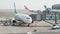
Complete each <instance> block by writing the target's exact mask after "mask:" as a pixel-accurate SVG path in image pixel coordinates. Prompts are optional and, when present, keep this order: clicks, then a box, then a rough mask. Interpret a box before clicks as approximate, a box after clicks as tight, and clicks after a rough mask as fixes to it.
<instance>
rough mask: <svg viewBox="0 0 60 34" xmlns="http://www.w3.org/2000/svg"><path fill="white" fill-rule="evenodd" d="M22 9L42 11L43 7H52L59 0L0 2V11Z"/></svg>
mask: <svg viewBox="0 0 60 34" xmlns="http://www.w3.org/2000/svg"><path fill="white" fill-rule="evenodd" d="M14 2H15V4H16V9H24V5H26V6H27V7H28V8H29V9H31V10H44V5H46V6H48V7H50V8H51V7H52V5H54V4H60V0H0V9H14Z"/></svg>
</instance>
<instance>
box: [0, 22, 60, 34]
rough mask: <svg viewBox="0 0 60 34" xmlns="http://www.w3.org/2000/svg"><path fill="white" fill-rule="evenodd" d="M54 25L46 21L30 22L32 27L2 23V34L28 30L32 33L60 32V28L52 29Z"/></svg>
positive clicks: (21, 32)
mask: <svg viewBox="0 0 60 34" xmlns="http://www.w3.org/2000/svg"><path fill="white" fill-rule="evenodd" d="M51 27H52V25H51V24H49V23H47V22H45V21H35V22H34V23H33V24H30V27H26V26H24V25H23V26H22V25H21V26H4V25H3V24H0V34H24V33H25V34H26V33H28V32H30V33H32V34H60V29H56V30H52V29H51Z"/></svg>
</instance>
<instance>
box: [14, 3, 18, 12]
mask: <svg viewBox="0 0 60 34" xmlns="http://www.w3.org/2000/svg"><path fill="white" fill-rule="evenodd" d="M14 13H17V12H16V6H15V2H14Z"/></svg>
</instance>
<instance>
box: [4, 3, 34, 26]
mask: <svg viewBox="0 0 60 34" xmlns="http://www.w3.org/2000/svg"><path fill="white" fill-rule="evenodd" d="M13 16H14V18H13V19H10V22H11V23H9V24H10V25H11V24H12V25H14V24H15V23H16V22H17V21H20V22H22V23H21V24H28V26H29V25H30V24H31V23H32V22H33V21H32V18H31V17H30V16H29V15H27V14H22V13H18V12H17V11H16V5H15V2H14V13H13ZM6 24H7V23H4V25H6Z"/></svg>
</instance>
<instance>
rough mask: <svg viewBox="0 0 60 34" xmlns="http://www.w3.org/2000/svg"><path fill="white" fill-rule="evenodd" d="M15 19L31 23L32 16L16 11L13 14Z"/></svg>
mask: <svg viewBox="0 0 60 34" xmlns="http://www.w3.org/2000/svg"><path fill="white" fill-rule="evenodd" d="M14 17H15V20H18V21H23V22H24V23H28V24H29V23H32V18H31V17H30V16H29V15H27V14H21V13H16V14H15V15H14Z"/></svg>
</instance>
